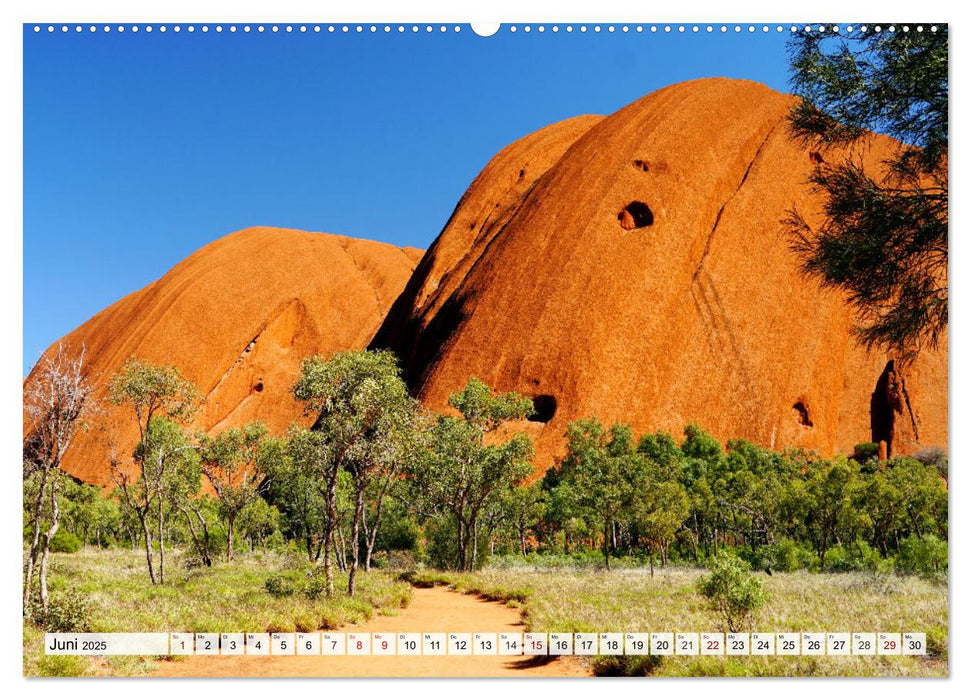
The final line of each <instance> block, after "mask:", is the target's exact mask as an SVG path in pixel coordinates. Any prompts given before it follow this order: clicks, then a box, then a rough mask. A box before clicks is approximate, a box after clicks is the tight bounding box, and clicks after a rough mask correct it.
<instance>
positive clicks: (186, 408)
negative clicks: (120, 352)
mask: <svg viewBox="0 0 971 700" xmlns="http://www.w3.org/2000/svg"><path fill="white" fill-rule="evenodd" d="M108 395H109V398H110V399H111V402H112V403H114V404H116V405H121V406H128V407H129V408H131V410H132V413H133V414H134V417H135V422H136V424H137V426H138V435H139V441H138V444H137V445H136V447H135V450H134V452H133V453H132V465H133V466H134V469H132V468H130V467H129V466H128V465H127V464H123V463H122V460H121V459H120V458H119V457H118V456H117V454H112V456H111V472H112V478H113V480H114V482H115V484H116V486H117V492H118V494H119V495H120V497H121V501H122V504H123V505H124V506H125V507H126V508H128V509H129V510H130V511H131V512H133V513H134V514H135V516H136V517H137V519H138V522H139V524H140V526H141V529H142V537H143V539H144V543H145V560H146V563H147V565H148V575H149V578H150V579H151V581H152V583H163V582H164V580H165V543H164V523H165V505H166V504H165V492H166V489H168V488H172V487H173V486H174V482H173V481H172V480H171V479H168V478H167V476H169V474H167V472H170V470H178V469H180V468H183V467H184V468H186V469H189V470H191V469H192V466H193V465H192V463H191V460H192V457H190V456H189V454H190V453H191V451H192V450H194V448H195V446H194V445H192V444H190V443H189V440H188V438H187V437H186V435H185V434H184V433H183V432H182V430H181V428H179V426H178V425H177V423H176V421H186V420H188V419H189V418H191V417H192V415H193V413H194V412H195V408H196V398H197V395H198V394H197V391H196V388H195V387H194V386H193V385H192V383H191V382H190V381H189V380H187V379H186V378H185V377H183V376H182V373H181V372H179V370H178V369H176V368H175V367H171V366H159V365H152V364H149V363H146V362H143V361H142V360H139V359H137V358H134V357H131V358H129V359H128V360H126V361H125V363H124V364H123V365H122V367H121V369H120V370H119V371H118V372H117V373H116V374H114V375H113V376H112V377H111V380H110V382H109V384H108ZM193 457H195V459H196V463H195V466H196V467H197V466H198V456H197V455H193ZM153 516H154V517H156V518H157V523H155V524H157V526H158V530H157V532H158V556H159V564H158V573H157V575H156V570H155V564H154V561H153V556H154V555H153V539H154V536H153V532H152V530H151V527H150V525H151V519H152V517H153Z"/></svg>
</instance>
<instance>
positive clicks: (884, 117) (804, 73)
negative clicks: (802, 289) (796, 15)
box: [789, 25, 948, 357]
mask: <svg viewBox="0 0 971 700" xmlns="http://www.w3.org/2000/svg"><path fill="white" fill-rule="evenodd" d="M901 29H902V28H898V31H895V32H889V31H882V32H875V31H872V29H871V31H868V32H865V33H863V32H860V31H857V32H855V33H852V34H830V33H823V32H817V31H811V32H800V33H799V34H797V35H796V37H795V38H794V39H793V40H792V44H791V53H792V60H791V68H792V71H793V75H792V79H791V82H792V85H793V87H794V89H795V92H796V93H797V94H798V95H799V96H800V97H801V98H802V100H801V101H800V103H799V104H797V105H796V106H795V107H794V108H793V110H792V112H791V115H790V126H791V132H792V134H793V135H794V137H795V138H796V139H797V140H798V141H800V142H801V143H803V144H806V145H807V146H812V147H814V148H818V149H822V150H825V149H827V148H828V147H830V146H847V145H849V146H859V147H863V148H865V147H866V141H867V139H868V138H870V135H871V133H872V132H884V133H887V134H889V135H891V136H893V137H895V138H896V139H898V140H899V141H900V144H899V146H898V147H897V149H896V152H895V153H893V155H892V156H891V157H890V159H889V160H888V162H887V163H886V165H887V174H886V175H885V176H882V177H880V178H874V177H873V176H872V175H873V174H872V173H867V172H864V169H863V167H862V164H861V162H860V159H858V158H857V159H854V157H853V156H852V155H851V156H850V157H849V158H846V159H843V160H836V161H835V162H825V161H824V162H822V163H820V164H819V165H818V167H816V168H815V171H814V173H813V175H812V177H811V183H812V185H813V186H814V188H815V189H816V190H817V191H820V192H821V193H823V195H824V196H825V209H824V218H823V220H822V223H821V224H820V225H819V226H817V227H815V228H814V227H812V226H810V224H809V223H808V222H807V221H806V219H805V218H804V217H803V216H802V215H800V213H799V212H797V211H795V210H793V211H792V212H790V217H789V225H790V228H791V231H792V233H793V248H794V250H795V251H796V252H797V253H798V254H799V256H800V258H801V259H802V264H803V267H804V269H805V270H806V271H807V272H808V273H809V274H811V275H813V276H815V277H816V278H818V279H819V280H821V281H822V282H823V283H824V284H826V285H830V286H833V287H838V288H840V289H842V290H844V291H845V292H846V293H847V294H848V296H849V299H850V301H851V302H852V303H853V304H854V305H855V306H856V307H857V309H859V311H860V312H862V314H863V318H864V322H863V324H862V325H861V327H860V328H859V334H860V337H861V339H862V340H863V341H864V343H865V344H866V345H867V346H883V347H886V348H889V349H891V350H894V351H897V352H899V353H901V355H902V356H903V357H907V356H910V355H912V353H914V352H916V351H917V350H919V349H920V347H921V346H924V345H926V346H930V347H934V346H936V345H937V342H938V340H939V339H940V337H941V335H942V334H943V333H944V332H945V331H946V329H947V319H948V302H947V299H948V295H947V284H948V281H947V260H948V256H947V231H948V214H947V211H948V60H947V56H948V49H947V44H948V31H947V26H946V25H942V26H938V27H937V31H930V30H929V28H927V29H925V31H922V32H918V31H916V28H915V27H910V31H908V32H904V31H901ZM850 152H851V154H852V153H853V152H854V151H853V149H851V150H850Z"/></svg>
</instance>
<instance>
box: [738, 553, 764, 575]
mask: <svg viewBox="0 0 971 700" xmlns="http://www.w3.org/2000/svg"><path fill="white" fill-rule="evenodd" d="M770 555H771V552H769V551H768V550H767V549H766V548H765V547H758V548H757V549H755V551H752V550H751V549H749V548H748V547H742V548H741V549H739V550H738V556H739V558H740V559H741V560H742V561H744V562H745V563H746V564H748V565H749V568H750V569H752V571H757V570H763V571H766V570H768V569H769V568H770V565H771V564H772V558H771V556H770Z"/></svg>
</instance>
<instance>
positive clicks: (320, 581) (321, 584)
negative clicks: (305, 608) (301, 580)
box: [303, 571, 327, 600]
mask: <svg viewBox="0 0 971 700" xmlns="http://www.w3.org/2000/svg"><path fill="white" fill-rule="evenodd" d="M326 592H327V579H326V578H325V577H323V576H318V575H317V573H316V572H315V571H311V572H310V573H309V574H308V575H307V582H306V583H305V584H304V587H303V594H304V595H305V596H307V597H308V598H309V599H310V600H317V599H318V598H320V597H321V596H322V595H324V594H325V593H326Z"/></svg>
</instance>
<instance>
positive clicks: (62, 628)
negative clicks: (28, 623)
mask: <svg viewBox="0 0 971 700" xmlns="http://www.w3.org/2000/svg"><path fill="white" fill-rule="evenodd" d="M31 611H32V617H33V621H34V623H35V624H36V625H37V626H38V627H41V628H42V629H43V630H44V631H45V632H88V631H90V621H89V620H90V610H89V607H88V601H87V599H85V597H84V596H83V595H82V594H81V593H80V592H79V591H76V590H67V591H58V592H53V591H52V592H51V594H50V599H49V601H48V605H47V612H46V613H45V612H44V610H43V608H42V606H41V601H40V596H39V595H36V596H35V598H34V600H33V602H32V604H31Z"/></svg>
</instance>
